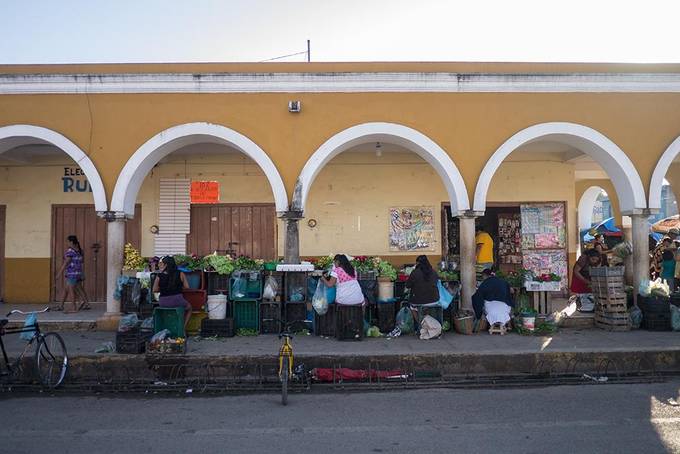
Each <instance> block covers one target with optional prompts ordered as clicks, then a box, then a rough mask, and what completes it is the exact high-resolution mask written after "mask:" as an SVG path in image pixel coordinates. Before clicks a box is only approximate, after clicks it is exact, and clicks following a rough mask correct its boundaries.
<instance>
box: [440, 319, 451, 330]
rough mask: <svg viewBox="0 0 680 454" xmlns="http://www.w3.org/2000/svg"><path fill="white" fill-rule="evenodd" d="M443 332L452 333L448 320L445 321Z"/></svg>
mask: <svg viewBox="0 0 680 454" xmlns="http://www.w3.org/2000/svg"><path fill="white" fill-rule="evenodd" d="M442 331H451V323H450V322H449V321H448V320H444V323H443V324H442Z"/></svg>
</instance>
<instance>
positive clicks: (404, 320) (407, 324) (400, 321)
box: [396, 306, 413, 334]
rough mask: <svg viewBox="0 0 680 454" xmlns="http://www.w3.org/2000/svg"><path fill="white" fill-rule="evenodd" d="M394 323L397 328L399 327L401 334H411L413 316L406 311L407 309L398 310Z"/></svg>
mask: <svg viewBox="0 0 680 454" xmlns="http://www.w3.org/2000/svg"><path fill="white" fill-rule="evenodd" d="M396 322H397V327H399V330H400V331H401V333H402V334H409V333H412V332H413V314H411V311H410V310H409V309H408V307H406V306H404V307H402V308H401V309H399V312H397V317H396Z"/></svg>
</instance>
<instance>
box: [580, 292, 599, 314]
mask: <svg viewBox="0 0 680 454" xmlns="http://www.w3.org/2000/svg"><path fill="white" fill-rule="evenodd" d="M576 307H578V310H579V312H595V298H594V297H593V295H592V293H581V294H579V295H578V299H577V300H576Z"/></svg>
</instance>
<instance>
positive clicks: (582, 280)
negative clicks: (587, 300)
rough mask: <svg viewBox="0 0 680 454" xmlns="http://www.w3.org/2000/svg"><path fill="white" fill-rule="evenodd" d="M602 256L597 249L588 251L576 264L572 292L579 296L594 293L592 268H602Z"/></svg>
mask: <svg viewBox="0 0 680 454" xmlns="http://www.w3.org/2000/svg"><path fill="white" fill-rule="evenodd" d="M601 262H602V255H601V254H600V253H599V252H598V251H596V250H595V249H588V250H587V251H586V252H585V253H584V254H583V255H581V257H579V258H578V260H577V261H576V263H574V268H573V272H572V277H571V291H572V293H575V294H577V295H581V294H585V293H592V290H591V288H590V268H591V267H593V266H600V264H601Z"/></svg>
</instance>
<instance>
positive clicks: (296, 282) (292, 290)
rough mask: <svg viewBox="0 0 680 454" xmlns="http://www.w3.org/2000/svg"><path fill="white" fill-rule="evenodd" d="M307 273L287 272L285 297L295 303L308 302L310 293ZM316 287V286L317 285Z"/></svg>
mask: <svg viewBox="0 0 680 454" xmlns="http://www.w3.org/2000/svg"><path fill="white" fill-rule="evenodd" d="M308 285H309V283H308V282H307V273H306V272H289V273H286V278H285V289H286V291H285V299H286V301H290V302H293V303H302V302H306V301H307V298H310V299H311V296H312V295H313V293H312V294H311V295H308V293H309V292H308ZM315 288H316V287H315Z"/></svg>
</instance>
